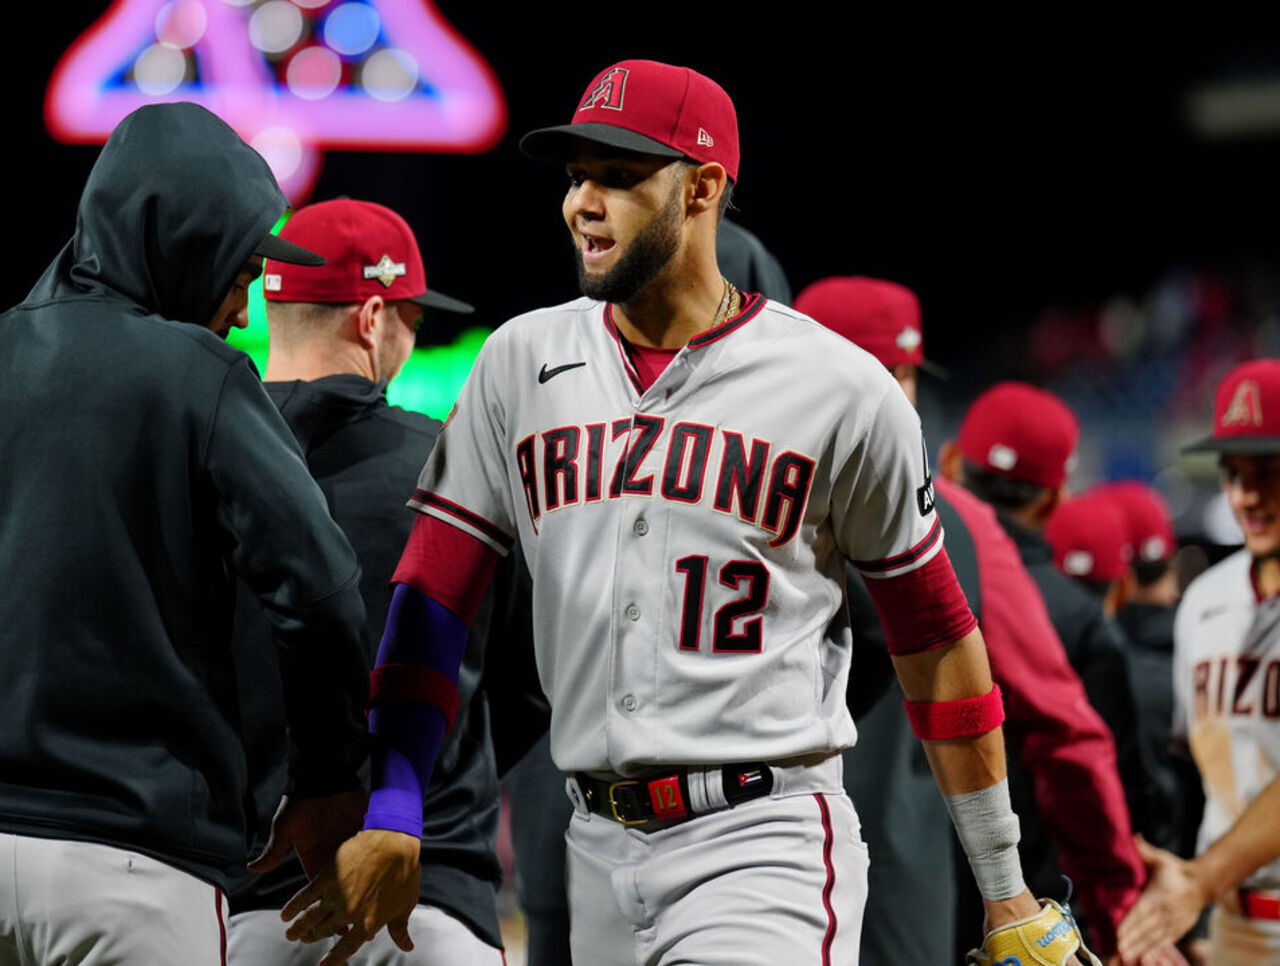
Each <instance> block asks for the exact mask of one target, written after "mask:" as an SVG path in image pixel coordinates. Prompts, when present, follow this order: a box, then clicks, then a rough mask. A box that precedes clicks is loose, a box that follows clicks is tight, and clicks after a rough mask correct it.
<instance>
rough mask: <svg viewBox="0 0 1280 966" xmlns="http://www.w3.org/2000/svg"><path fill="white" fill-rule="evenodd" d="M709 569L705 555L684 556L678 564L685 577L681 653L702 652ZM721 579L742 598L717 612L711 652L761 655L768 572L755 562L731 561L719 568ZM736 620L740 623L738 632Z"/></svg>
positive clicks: (681, 609) (723, 583) (681, 611)
mask: <svg viewBox="0 0 1280 966" xmlns="http://www.w3.org/2000/svg"><path fill="white" fill-rule="evenodd" d="M708 568H709V564H708V561H707V558H706V557H704V556H702V555H695V556H690V557H681V558H680V559H679V560H677V561H676V573H679V574H683V575H684V603H683V605H682V606H681V608H680V642H679V646H680V650H682V651H696V650H699V649H700V647H701V644H702V642H701V640H700V638H701V632H702V608H703V601H704V598H705V597H706V588H707V570H708ZM719 580H720V584H721V585H722V586H724V587H728V588H730V589H732V590H741V591H742V595H741V596H739V597H737V598H735V599H734V600H731V601H729V602H727V603H725V604H722V605H721V606H720V607H719V608H717V609H716V612H715V615H714V618H713V619H712V625H711V626H712V629H713V633H712V638H711V651H712V653H713V654H757V653H759V652H760V648H761V627H762V626H763V624H764V617H762V616H759V615H760V612H761V611H762V610H764V607H765V603H766V602H767V601H768V599H769V571H768V570H766V569H765V566H764V564H762V563H760V562H759V561H756V560H730V561H729V562H728V563H726V564H725V565H724V566H722V567H721V568H720V573H719ZM752 615H756V616H754V617H753V616H752ZM735 621H741V624H739V625H738V628H737V630H736V632H735V626H734V622H735Z"/></svg>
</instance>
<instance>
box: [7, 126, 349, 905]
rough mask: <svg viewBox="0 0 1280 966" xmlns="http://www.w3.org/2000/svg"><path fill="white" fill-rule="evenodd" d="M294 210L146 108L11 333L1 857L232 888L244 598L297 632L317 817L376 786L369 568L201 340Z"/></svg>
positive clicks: (239, 368)
mask: <svg viewBox="0 0 1280 966" xmlns="http://www.w3.org/2000/svg"><path fill="white" fill-rule="evenodd" d="M285 204H286V202H285V198H284V196H283V195H282V194H281V193H280V190H279V189H278V188H277V187H276V184H275V180H274V178H273V177H272V175H271V173H270V170H269V169H268V168H267V166H266V164H265V163H264V162H263V161H262V159H261V158H260V157H259V156H258V155H257V154H256V153H255V152H254V151H253V150H252V149H250V148H249V147H248V146H247V145H245V144H244V142H243V141H241V140H240V139H239V137H237V136H236V135H235V134H234V132H232V131H231V129H230V128H229V127H227V126H226V125H225V124H223V123H222V122H221V121H219V120H218V119H217V118H216V117H214V116H213V115H212V114H210V113H209V112H207V111H205V110H203V109H202V108H198V107H196V106H194V105H191V104H178V105H163V106H153V107H147V108H143V109H141V110H139V111H137V112H135V113H134V114H132V115H130V116H129V117H127V118H126V119H125V120H124V121H122V122H121V124H120V125H119V127H118V128H117V129H116V131H115V133H113V134H112V136H111V139H110V140H109V141H108V142H107V145H106V147H105V148H104V149H103V151H102V154H101V156H100V157H99V159H98V161H97V163H96V165H95V166H94V169H93V171H92V173H91V174H90V176H89V180H88V182H87V184H86V186H85V190H84V193H83V196H82V198H81V202H80V207H79V212H78V215H77V221H76V232H75V235H74V237H73V238H72V240H71V241H70V242H69V243H68V244H67V246H66V247H65V248H64V249H63V251H62V252H61V253H60V254H59V255H58V257H57V259H56V260H55V261H54V262H53V264H52V265H51V266H50V267H49V269H48V270H47V271H46V272H45V273H44V275H43V276H42V277H41V278H40V280H39V281H38V282H37V283H36V286H35V288H34V289H33V290H32V291H31V294H30V295H29V296H28V297H27V299H26V300H25V301H24V302H23V303H22V304H21V305H19V306H17V307H16V308H14V309H11V310H10V311H8V312H6V313H5V314H4V315H2V316H0V359H2V360H3V365H4V374H3V377H0V413H2V414H3V417H2V418H0V453H3V458H0V508H2V510H0V581H2V583H0V586H2V587H3V590H2V591H0V829H2V830H4V831H7V832H15V833H20V834H28V835H36V836H45V837H57V838H69V839H79V840H88V841H96V842H104V843H108V844H114V845H121V846H126V847H128V848H133V849H138V850H139V851H143V852H147V853H150V854H153V855H155V856H157V857H159V858H161V859H164V860H166V861H168V862H170V863H172V864H174V865H177V866H178V867H180V868H183V869H185V870H187V871H189V872H192V873H193V874H195V875H198V876H200V877H202V878H204V879H206V880H208V881H210V882H213V883H214V884H218V885H223V886H225V884H226V882H227V881H228V878H229V874H230V873H231V871H232V870H234V869H235V868H237V867H239V866H242V865H243V863H244V862H245V859H246V853H247V849H248V841H249V836H250V833H251V830H252V827H253V825H254V824H255V823H256V820H257V816H255V815H253V814H251V813H252V811H253V803H252V799H251V796H250V794H249V787H248V774H247V766H246V762H245V754H244V750H243V748H242V746H241V743H240V740H239V722H240V714H239V708H238V702H237V697H236V691H237V685H236V679H237V676H238V674H239V671H240V669H239V667H238V666H237V663H236V661H235V659H234V657H233V652H232V649H231V647H230V641H231V628H232V620H233V610H234V607H233V604H234V592H235V591H234V588H235V580H234V577H235V576H236V575H238V576H239V577H240V578H242V579H243V580H244V582H245V584H246V585H247V586H248V587H250V588H252V590H253V592H254V593H255V594H256V595H257V596H258V598H259V599H260V600H261V601H262V603H263V606H264V607H265V608H266V610H267V612H268V613H269V615H270V616H271V620H272V622H273V624H274V626H275V630H276V640H277V642H278V644H279V652H280V660H281V665H282V672H283V677H284V680H285V681H286V682H287V683H288V689H287V694H288V701H289V712H290V714H289V716H290V724H291V734H292V737H293V741H294V744H295V748H294V752H295V758H294V762H293V777H294V780H295V782H296V788H297V791H298V793H299V794H325V793H329V792H333V791H336V790H338V789H341V788H346V787H350V785H351V784H352V783H353V781H354V777H355V766H356V764H358V760H359V757H360V755H361V753H362V732H363V727H362V725H363V722H362V720H361V718H360V715H359V708H360V706H361V705H362V704H363V696H364V695H365V694H366V693H367V678H366V676H365V675H366V674H367V670H366V668H365V667H364V661H363V654H362V652H361V649H360V647H359V640H358V633H359V628H360V626H361V624H362V622H363V619H364V612H363V606H362V604H361V601H360V595H359V591H358V586H357V585H358V580H359V572H358V568H357V566H356V561H355V557H354V555H353V553H352V551H351V547H350V545H349V544H348V543H347V540H346V538H345V537H344V536H343V535H342V533H341V531H340V530H338V528H337V526H336V525H335V524H334V523H333V521H332V520H331V519H330V518H329V515H328V511H327V509H326V507H325V503H324V497H323V495H322V494H321V492H320V490H319V489H318V488H317V487H316V485H315V484H314V482H312V480H311V476H310V474H309V473H308V472H307V467H306V464H305V463H304V462H303V459H302V456H301V454H300V453H299V452H298V447H297V444H296V443H295V442H294V440H293V437H292V436H291V435H290V433H289V431H288V428H287V427H286V426H285V424H284V421H283V420H282V419H281V418H280V414H279V413H278V412H277V411H276V408H275V407H274V406H273V405H272V404H271V401H270V400H269V399H268V398H267V395H266V393H265V391H264V390H263V389H262V385H261V383H260V382H259V380H258V377H257V374H256V372H255V371H254V368H253V365H252V363H251V362H250V361H249V359H248V357H247V356H245V355H244V354H243V353H241V352H238V351H236V350H234V349H232V348H230V347H228V346H227V345H226V344H225V343H223V342H222V341H221V340H220V339H219V338H217V337H216V336H215V335H213V334H212V333H211V332H209V331H208V330H206V329H205V328H204V327H203V325H204V323H206V322H208V321H209V320H210V319H211V318H212V317H213V315H214V313H215V309H216V308H217V307H218V305H219V304H220V302H221V301H222V298H223V297H224V295H225V294H226V293H227V291H228V290H229V288H230V286H231V284H232V282H233V280H234V279H235V276H236V274H237V273H238V271H239V270H240V268H241V266H242V265H243V264H244V262H245V261H246V260H247V258H248V257H249V255H250V254H251V252H252V251H253V249H254V248H255V247H256V246H257V244H258V242H259V240H260V239H261V238H262V236H263V235H264V234H265V233H266V232H267V231H268V230H269V228H270V226H271V225H272V224H273V222H274V221H275V219H276V218H277V217H278V216H279V215H280V213H281V212H282V210H283V209H284V207H285ZM191 323H197V324H191Z"/></svg>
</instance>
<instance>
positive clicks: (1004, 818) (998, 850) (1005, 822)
mask: <svg viewBox="0 0 1280 966" xmlns="http://www.w3.org/2000/svg"><path fill="white" fill-rule="evenodd" d="M943 799H944V800H945V801H946V803H947V811H949V812H950V813H951V821H952V822H953V823H954V824H955V827H956V834H957V835H958V836H959V837H960V844H961V845H962V846H963V847H964V854H965V855H967V856H968V857H969V868H971V869H972V870H973V877H974V879H975V880H976V881H977V883H978V891H979V892H981V893H982V898H984V899H986V900H988V901H990V902H996V901H999V900H1001V899H1012V898H1013V897H1014V896H1016V895H1018V894H1019V893H1020V892H1022V890H1023V889H1025V888H1026V884H1025V883H1024V882H1023V881H1022V865H1021V863H1020V862H1019V861H1018V839H1019V838H1020V837H1021V829H1020V826H1019V824H1018V816H1017V815H1015V814H1014V813H1013V808H1012V806H1011V805H1010V804H1009V782H1008V780H1007V779H1001V780H1000V781H998V782H996V783H995V784H994V785H989V786H988V787H986V788H980V789H978V790H977V791H976V792H966V793H965V794H963V795H944V796H943Z"/></svg>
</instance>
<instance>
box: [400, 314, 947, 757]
mask: <svg viewBox="0 0 1280 966" xmlns="http://www.w3.org/2000/svg"><path fill="white" fill-rule="evenodd" d="M639 387H640V380H639V378H638V377H637V375H636V373H635V370H634V369H633V368H632V366H631V363H630V359H629V357H628V356H627V354H626V351H625V349H624V348H623V343H622V341H621V338H620V336H619V334H618V331H617V329H616V327H615V326H614V323H613V320H612V316H611V310H610V308H609V307H608V306H607V305H605V304H603V303H601V302H596V301H592V300H589V299H579V300H577V301H574V302H570V303H568V304H566V305H562V306H557V307H555V308H548V309H542V310H539V311H536V312H531V313H529V314H527V315H523V316H520V317H518V318H515V319H513V320H511V321H510V322H508V323H506V324H505V325H503V326H502V327H501V328H499V329H498V330H497V331H496V332H495V333H494V334H493V335H492V336H491V337H490V338H489V340H488V341H487V342H486V343H485V345H484V348H483V350H482V351H481V353H480V355H479V357H478V358H477V360H476V364H475V368H474V370H473V371H472V373H471V376H470V378H469V379H468V381H467V384H466V386H465V387H464V388H463V390H462V394H461V396H460V398H459V400H458V405H457V408H456V410H455V412H454V413H453V415H452V417H451V419H450V420H449V421H448V423H447V424H446V427H445V430H444V432H443V433H442V434H441V437H440V441H439V443H438V444H437V446H436V448H435V450H434V452H433V453H432V455H431V458H430V460H429V461H428V463H427V465H426V466H425V467H424V469H423V471H422V476H421V479H420V480H419V489H418V491H417V492H416V493H415V495H414V498H413V499H412V500H411V501H410V505H411V506H413V507H414V508H416V509H418V510H420V511H421V512H423V513H428V514H431V515H433V516H435V517H438V518H440V519H442V520H445V521H447V522H449V523H451V524H453V525H455V526H457V527H460V528H462V529H463V530H465V531H466V532H468V533H471V534H472V535H474V536H475V537H477V538H479V539H480V540H483V541H485V542H486V543H488V544H489V545H490V546H492V547H494V548H495V549H497V550H499V551H502V552H505V551H506V550H507V549H508V548H510V546H511V544H512V542H513V541H514V540H516V539H518V540H519V541H520V544H521V546H522V548H523V552H524V554H525V555H526V558H527V560H528V564H529V569H530V571H531V573H532V575H533V588H534V603H533V621H534V638H535V646H536V649H537V662H538V671H539V676H540V677H541V680H542V684H543V687H544V689H545V691H546V693H547V696H548V697H549V699H550V701H551V705H552V723H551V748H552V755H553V757H554V759H555V761H556V764H557V765H558V766H559V767H560V768H561V769H562V770H565V771H574V770H612V771H617V772H620V773H623V774H634V773H636V772H637V771H639V770H641V769H644V768H646V767H649V766H651V765H655V764H663V765H667V764H698V763H718V762H732V761H750V760H778V759H785V758H790V757H794V756H798V755H805V754H810V753H815V752H829V751H834V750H835V749H838V748H841V747H844V746H847V745H849V744H852V742H853V740H854V727H853V721H852V719H851V718H850V716H849V712H848V710H847V709H846V707H845V684H846V680H847V677H848V672H849V652H850V644H851V638H850V632H849V627H848V615H847V610H846V608H845V606H844V602H843V601H844V579H845V577H844V574H845V571H844V563H843V561H844V558H845V557H848V558H850V559H851V560H853V561H854V562H855V563H856V564H857V565H858V566H859V567H860V568H861V569H862V570H863V571H864V573H866V574H867V576H869V577H873V578H874V577H888V576H894V575H897V574H901V573H905V572H907V571H909V570H912V569H915V568H917V567H919V566H922V565H923V564H924V563H926V562H927V561H928V560H929V559H931V558H932V557H933V556H934V555H935V554H936V553H937V552H938V551H939V549H940V547H941V544H942V535H941V529H940V526H939V524H938V521H937V517H936V514H935V513H934V511H933V495H932V490H931V488H930V485H929V480H928V470H927V466H926V463H925V459H924V453H923V443H922V440H921V435H920V424H919V420H918V419H917V416H916V413H915V410H914V409H913V408H912V407H911V405H910V403H908V401H907V399H906V397H905V396H904V395H903V393H902V392H901V390H900V389H899V388H898V386H897V384H896V383H895V382H894V380H893V378H892V377H891V376H890V375H889V373H888V372H887V371H886V370H885V368H884V366H882V365H880V363H878V362H877V361H876V360H875V359H874V358H873V357H872V356H870V355H868V354H867V353H865V352H863V351H862V350H861V349H858V348H857V347H855V346H854V345H853V344H851V343H849V342H847V341H846V340H844V339H843V338H841V337H839V336H837V335H835V334H834V333H832V332H830V331H828V330H827V329H825V328H823V327H822V326H821V325H819V324H818V323H816V322H814V321H813V320H812V319H809V318H807V317H806V316H803V315H800V314H798V313H796V312H793V311H791V310H790V309H787V308H785V307H783V306H780V305H777V304H776V303H772V302H766V301H765V300H764V299H763V298H762V297H760V296H751V297H749V298H748V299H747V301H746V305H745V306H744V308H743V310H742V312H741V313H740V314H739V315H737V316H736V317H734V318H732V319H730V320H729V321H727V322H725V323H724V324H722V325H720V326H719V327H717V328H715V329H711V330H709V331H707V332H704V333H702V334H701V335H699V336H697V337H696V338H694V339H693V340H691V341H690V342H689V344H688V345H687V346H686V347H684V348H683V349H681V350H680V352H679V353H678V354H677V355H676V356H675V358H674V359H673V360H672V362H671V363H670V365H669V366H668V367H667V369H666V370H665V372H663V374H662V375H661V376H660V377H659V378H658V379H657V381H656V382H654V384H653V385H652V386H650V387H649V389H648V390H646V391H643V392H642V391H641V390H640V388H639Z"/></svg>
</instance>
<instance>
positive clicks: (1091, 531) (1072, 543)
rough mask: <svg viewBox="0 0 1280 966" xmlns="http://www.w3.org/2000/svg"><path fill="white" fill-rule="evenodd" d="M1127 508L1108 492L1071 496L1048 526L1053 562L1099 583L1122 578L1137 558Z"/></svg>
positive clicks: (1050, 519)
mask: <svg viewBox="0 0 1280 966" xmlns="http://www.w3.org/2000/svg"><path fill="white" fill-rule="evenodd" d="M1127 522H1128V521H1127V520H1126V518H1125V515H1124V511H1123V510H1121V509H1120V507H1119V505H1117V504H1116V502H1115V501H1114V500H1112V499H1111V497H1110V496H1108V495H1107V494H1106V493H1096V492H1094V491H1092V490H1091V491H1089V492H1088V493H1085V494H1083V495H1081V496H1078V497H1076V498H1075V499H1074V500H1067V501H1066V502H1065V503H1063V504H1062V505H1061V506H1059V507H1058V508H1057V509H1056V510H1054V511H1053V516H1051V517H1049V522H1048V523H1047V524H1046V525H1045V528H1044V538H1045V539H1046V540H1047V541H1048V542H1049V546H1051V547H1052V548H1053V564H1054V566H1055V567H1057V568H1058V569H1059V570H1060V571H1062V572H1063V573H1064V574H1066V575H1067V576H1068V577H1080V578H1082V579H1084V580H1091V581H1094V582H1097V583H1105V582H1108V581H1112V580H1118V579H1119V578H1121V577H1123V576H1124V573H1125V571H1126V570H1128V569H1129V563H1130V561H1132V560H1133V545H1132V544H1131V543H1129V528H1128V525H1127Z"/></svg>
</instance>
